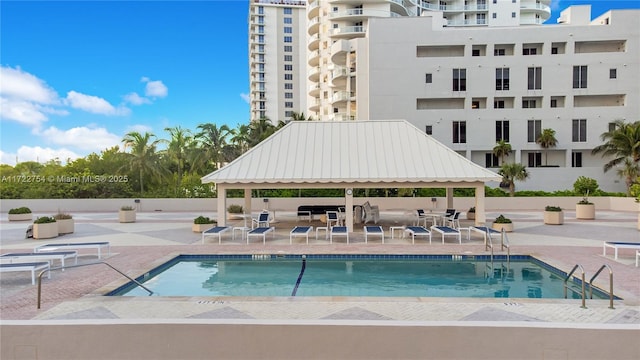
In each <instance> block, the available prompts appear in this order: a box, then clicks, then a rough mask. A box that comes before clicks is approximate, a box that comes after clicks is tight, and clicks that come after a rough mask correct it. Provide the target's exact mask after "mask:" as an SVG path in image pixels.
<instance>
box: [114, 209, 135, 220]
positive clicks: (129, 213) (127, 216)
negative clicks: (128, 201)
mask: <svg viewBox="0 0 640 360" xmlns="http://www.w3.org/2000/svg"><path fill="white" fill-rule="evenodd" d="M118 220H119V221H120V222H121V223H132V222H136V212H135V210H120V212H119V213H118Z"/></svg>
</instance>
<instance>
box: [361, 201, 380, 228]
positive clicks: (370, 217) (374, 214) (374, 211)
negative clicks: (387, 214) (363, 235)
mask: <svg viewBox="0 0 640 360" xmlns="http://www.w3.org/2000/svg"><path fill="white" fill-rule="evenodd" d="M362 208H363V211H364V218H363V222H364V223H365V224H366V223H368V222H369V221H373V223H374V224H377V223H378V220H380V208H379V207H378V206H377V205H373V206H372V205H371V204H369V202H368V201H367V202H365V203H364V205H363V206H362Z"/></svg>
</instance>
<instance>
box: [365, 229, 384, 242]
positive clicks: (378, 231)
mask: <svg viewBox="0 0 640 360" xmlns="http://www.w3.org/2000/svg"><path fill="white" fill-rule="evenodd" d="M369 236H380V239H382V243H383V244H384V230H382V226H365V227H364V242H365V243H367V242H369Z"/></svg>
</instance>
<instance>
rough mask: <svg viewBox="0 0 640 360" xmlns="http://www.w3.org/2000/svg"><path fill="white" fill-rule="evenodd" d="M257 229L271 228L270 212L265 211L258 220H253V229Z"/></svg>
mask: <svg viewBox="0 0 640 360" xmlns="http://www.w3.org/2000/svg"><path fill="white" fill-rule="evenodd" d="M256 227H269V212H268V211H263V212H261V213H260V215H258V217H257V218H252V219H251V229H254V228H256Z"/></svg>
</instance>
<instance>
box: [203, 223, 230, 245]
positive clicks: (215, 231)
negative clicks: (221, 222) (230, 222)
mask: <svg viewBox="0 0 640 360" xmlns="http://www.w3.org/2000/svg"><path fill="white" fill-rule="evenodd" d="M229 230H231V228H230V227H229V226H214V227H212V228H211V229H207V230H205V231H203V232H202V243H203V244H204V238H205V237H206V236H216V235H218V244H220V243H222V234H223V233H225V232H227V231H229Z"/></svg>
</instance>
